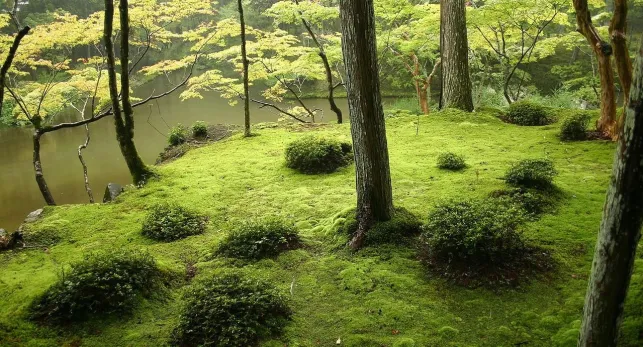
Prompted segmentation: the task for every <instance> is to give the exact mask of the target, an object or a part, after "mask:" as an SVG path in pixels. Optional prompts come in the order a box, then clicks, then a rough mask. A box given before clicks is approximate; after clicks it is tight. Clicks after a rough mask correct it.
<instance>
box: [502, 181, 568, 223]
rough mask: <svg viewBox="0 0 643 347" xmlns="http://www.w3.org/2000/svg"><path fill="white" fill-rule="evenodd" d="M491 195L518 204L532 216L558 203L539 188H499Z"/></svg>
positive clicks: (526, 213)
mask: <svg viewBox="0 0 643 347" xmlns="http://www.w3.org/2000/svg"><path fill="white" fill-rule="evenodd" d="M491 197H492V198H494V199H497V200H499V202H500V203H503V202H505V203H508V204H513V205H515V206H517V207H518V208H520V209H522V210H523V211H524V213H525V215H527V216H530V217H536V216H539V215H541V214H543V213H545V212H547V211H549V210H550V209H552V207H553V206H554V205H555V203H556V201H555V200H556V199H555V198H554V197H549V196H547V195H545V194H544V193H543V192H541V191H538V190H533V189H525V188H513V189H507V190H498V191H495V192H493V193H491Z"/></svg>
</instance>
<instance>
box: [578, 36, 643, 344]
mask: <svg viewBox="0 0 643 347" xmlns="http://www.w3.org/2000/svg"><path fill="white" fill-rule="evenodd" d="M638 53H639V54H638V62H637V64H636V74H635V77H634V85H633V88H632V91H631V93H630V103H629V106H628V109H627V112H626V119H625V126H624V129H623V131H622V132H621V136H619V141H618V147H617V150H616V155H615V158H614V165H613V174H612V181H611V183H610V188H609V191H608V193H607V200H606V202H605V208H604V210H603V221H602V223H601V229H600V232H599V235H598V242H597V244H596V251H595V253H594V263H593V264H592V274H591V277H590V280H589V287H588V290H587V296H586V298H585V309H584V314H583V323H582V326H581V334H580V338H579V342H578V346H580V347H586V346H587V347H589V346H592V347H594V346H595V347H612V346H616V345H617V344H616V342H617V338H618V331H619V327H620V324H621V321H622V318H623V305H624V303H625V298H626V297H627V291H628V287H629V285H630V279H631V277H632V269H633V267H634V259H635V258H636V247H637V245H638V243H639V240H640V238H641V226H642V225H643V40H642V41H641V47H640V49H639V52H638Z"/></svg>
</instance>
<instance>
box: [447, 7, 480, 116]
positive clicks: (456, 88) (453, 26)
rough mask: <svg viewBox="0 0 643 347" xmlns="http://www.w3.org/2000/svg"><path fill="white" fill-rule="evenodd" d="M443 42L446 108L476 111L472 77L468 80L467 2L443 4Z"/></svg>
mask: <svg viewBox="0 0 643 347" xmlns="http://www.w3.org/2000/svg"><path fill="white" fill-rule="evenodd" d="M440 11H441V15H440V18H441V23H440V26H441V27H442V30H441V33H442V35H443V36H444V37H443V38H442V39H441V42H442V44H443V46H442V47H440V50H441V55H442V59H441V60H442V71H443V72H442V77H443V78H442V90H443V93H444V94H443V100H442V101H443V103H442V107H444V108H449V107H453V108H458V109H461V110H463V111H467V112H471V111H473V96H472V94H471V93H472V92H471V89H472V87H471V77H470V76H469V41H468V39H467V19H466V8H465V2H464V1H462V0H442V2H441V5H440Z"/></svg>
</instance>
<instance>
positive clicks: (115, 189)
mask: <svg viewBox="0 0 643 347" xmlns="http://www.w3.org/2000/svg"><path fill="white" fill-rule="evenodd" d="M123 191H124V189H123V187H122V186H121V185H120V184H118V183H108V184H107V187H106V188H105V195H104V196H103V202H104V203H107V202H112V201H114V200H116V198H117V197H118V196H119V195H121V193H123Z"/></svg>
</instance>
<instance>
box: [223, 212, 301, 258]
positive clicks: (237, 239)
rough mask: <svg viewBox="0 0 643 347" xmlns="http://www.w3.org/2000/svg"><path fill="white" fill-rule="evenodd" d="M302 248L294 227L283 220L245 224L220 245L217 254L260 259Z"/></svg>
mask: <svg viewBox="0 0 643 347" xmlns="http://www.w3.org/2000/svg"><path fill="white" fill-rule="evenodd" d="M299 246H301V240H300V239H299V235H298V234H297V230H296V229H295V227H294V226H293V225H291V224H289V223H287V222H285V221H283V220H280V219H269V220H263V221H251V222H246V223H242V224H241V225H240V226H239V227H237V228H236V229H235V230H233V231H232V232H230V234H228V235H227V236H226V237H225V238H224V239H223V240H222V241H221V243H220V244H219V247H218V248H217V250H216V254H217V255H222V256H225V257H230V258H238V259H246V260H259V259H263V258H270V257H275V256H277V255H279V254H280V253H281V252H284V251H287V250H291V249H295V248H298V247H299Z"/></svg>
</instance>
